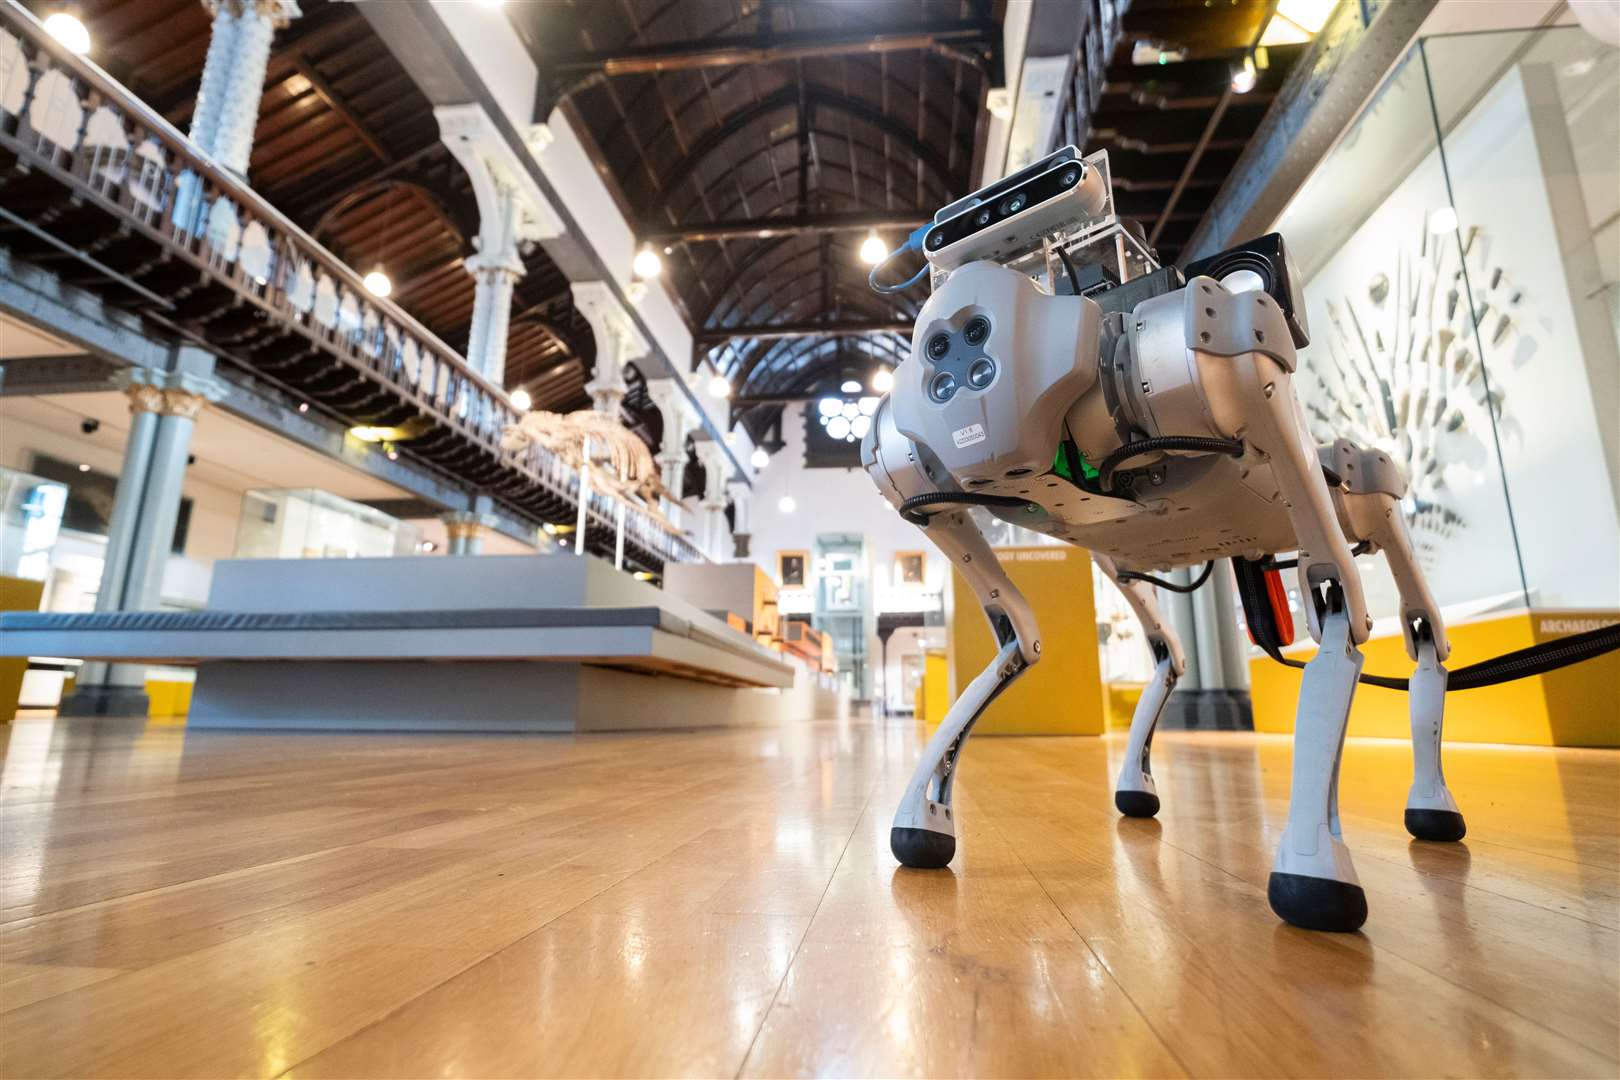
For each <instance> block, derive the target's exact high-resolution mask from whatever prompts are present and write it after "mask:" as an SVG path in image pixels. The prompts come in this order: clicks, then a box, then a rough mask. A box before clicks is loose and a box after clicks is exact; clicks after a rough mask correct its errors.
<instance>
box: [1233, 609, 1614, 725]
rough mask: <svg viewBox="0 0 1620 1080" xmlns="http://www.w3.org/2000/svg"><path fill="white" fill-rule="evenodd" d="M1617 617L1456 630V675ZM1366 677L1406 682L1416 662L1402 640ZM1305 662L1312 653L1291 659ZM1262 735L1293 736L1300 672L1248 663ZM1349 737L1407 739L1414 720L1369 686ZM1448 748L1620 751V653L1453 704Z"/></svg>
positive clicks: (1398, 701)
mask: <svg viewBox="0 0 1620 1080" xmlns="http://www.w3.org/2000/svg"><path fill="white" fill-rule="evenodd" d="M1617 619H1620V615H1617V614H1616V613H1615V612H1613V611H1559V612H1530V611H1524V610H1520V611H1514V612H1508V613H1505V614H1501V615H1493V616H1487V617H1484V618H1480V619H1477V620H1474V621H1472V622H1466V623H1463V624H1461V625H1458V626H1452V627H1449V629H1448V633H1449V636H1450V638H1451V658H1450V659H1449V660H1448V661H1446V667H1447V668H1449V669H1451V670H1452V671H1455V670H1457V669H1458V668H1461V667H1466V666H1468V665H1469V664H1474V663H1478V662H1479V661H1481V660H1488V659H1490V658H1491V657H1493V656H1499V655H1501V654H1502V653H1506V652H1512V651H1514V650H1515V649H1523V648H1525V647H1527V646H1530V645H1534V644H1537V643H1538V642H1542V641H1550V640H1554V639H1556V638H1561V637H1567V636H1569V635H1570V634H1574V633H1580V632H1581V631H1584V630H1590V629H1594V628H1596V627H1598V626H1604V625H1609V624H1612V623H1614V622H1616V621H1617ZM1362 651H1363V652H1364V653H1365V654H1366V656H1367V664H1366V667H1365V668H1364V669H1363V670H1364V671H1366V672H1367V673H1369V674H1374V675H1392V676H1398V677H1402V678H1404V677H1406V676H1407V675H1409V674H1411V671H1412V661H1411V660H1410V659H1408V658H1407V655H1406V647H1405V645H1404V644H1403V643H1402V641H1401V638H1400V637H1399V635H1396V636H1393V637H1379V638H1375V639H1373V640H1370V641H1368V642H1367V644H1366V645H1365V646H1363V649H1362ZM1288 655H1289V657H1290V659H1294V660H1308V659H1310V657H1312V656H1314V655H1316V650H1315V649H1314V648H1308V649H1302V650H1299V651H1290V653H1289V654H1288ZM1249 680H1250V694H1251V695H1252V698H1253V701H1254V727H1255V730H1256V731H1272V732H1291V731H1293V730H1294V712H1295V707H1296V704H1297V702H1298V699H1299V681H1300V672H1299V670H1298V669H1296V668H1288V667H1283V666H1282V665H1281V664H1277V663H1275V662H1273V661H1272V660H1270V659H1269V658H1266V657H1259V658H1257V659H1254V660H1251V661H1250V662H1249ZM1350 734H1352V735H1374V736H1383V737H1387V738H1399V739H1404V738H1408V737H1409V736H1410V734H1411V721H1410V717H1409V714H1408V711H1407V698H1406V695H1405V694H1404V693H1400V692H1398V691H1394V690H1385V689H1382V688H1380V687H1376V686H1362V687H1361V688H1360V689H1359V690H1357V692H1356V700H1355V705H1354V707H1353V708H1352V709H1351V710H1350ZM1445 738H1446V741H1447V742H1492V743H1517V744H1520V745H1526V746H1620V653H1610V654H1609V655H1607V656H1600V657H1598V658H1597V659H1595V660H1588V661H1586V662H1585V663H1583V664H1576V665H1574V666H1572V667H1567V668H1564V669H1562V670H1560V671H1554V672H1551V673H1549V674H1547V675H1538V676H1535V677H1533V678H1528V679H1520V680H1519V681H1517V682H1510V683H1503V684H1502V685H1500V686H1492V687H1487V688H1484V689H1480V690H1462V691H1458V692H1456V693H1454V694H1451V695H1449V696H1448V697H1447V699H1446V719H1445Z"/></svg>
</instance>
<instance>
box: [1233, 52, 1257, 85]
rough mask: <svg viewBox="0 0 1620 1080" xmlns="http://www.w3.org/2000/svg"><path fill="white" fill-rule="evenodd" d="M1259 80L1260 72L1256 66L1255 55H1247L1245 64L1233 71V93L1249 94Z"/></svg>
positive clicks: (1244, 60) (1244, 59)
mask: <svg viewBox="0 0 1620 1080" xmlns="http://www.w3.org/2000/svg"><path fill="white" fill-rule="evenodd" d="M1259 80H1260V72H1259V71H1258V70H1256V68H1255V66H1254V57H1252V56H1245V57H1244V58H1243V66H1242V67H1240V68H1238V69H1237V70H1236V71H1234V72H1232V93H1234V94H1247V93H1248V92H1249V91H1250V90H1253V89H1254V84H1255V83H1256V82H1258V81H1259Z"/></svg>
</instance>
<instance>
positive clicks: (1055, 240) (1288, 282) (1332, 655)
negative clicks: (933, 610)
mask: <svg viewBox="0 0 1620 1080" xmlns="http://www.w3.org/2000/svg"><path fill="white" fill-rule="evenodd" d="M912 246H913V247H914V248H920V249H921V251H922V253H923V254H924V256H925V257H926V259H927V262H928V266H927V267H926V268H925V271H924V272H928V273H931V275H932V284H933V294H932V296H931V297H930V298H929V299H928V301H927V303H926V304H925V305H924V306H923V308H922V310H921V312H920V313H919V314H918V316H917V320H916V326H915V329H914V331H913V336H912V348H911V355H910V357H909V358H908V359H907V360H906V361H905V362H903V363H902V364H900V365H899V367H898V368H897V369H896V371H895V385H894V389H893V391H892V392H891V393H890V394H889V395H888V397H887V398H885V399H884V400H883V402H882V403H881V405H880V407H879V409H878V412H877V414H876V416H875V417H874V421H873V424H872V427H871V429H870V431H869V432H868V433H867V435H866V438H865V439H864V440H863V442H862V446H861V459H862V463H863V465H864V467H865V468H866V470H867V472H868V473H869V475H870V476H871V477H872V479H873V481H874V482H876V484H877V486H878V488H879V489H880V490H881V491H882V493H883V495H884V496H885V498H886V499H887V500H888V501H889V502H890V503H891V504H892V505H893V506H894V507H895V508H896V509H898V510H899V511H900V512H901V513H902V514H904V515H905V516H906V517H908V518H909V519H910V520H912V521H915V522H916V523H918V524H919V525H922V526H923V527H924V530H925V532H926V534H927V536H928V537H929V539H930V540H931V541H932V542H933V543H934V544H935V545H936V546H937V547H938V548H939V549H940V550H941V551H942V552H943V553H944V554H945V556H946V557H947V558H948V559H949V560H950V561H951V562H952V563H953V564H954V565H955V566H956V568H957V569H958V570H959V571H960V572H961V573H962V576H963V578H964V580H966V581H967V583H968V584H969V586H970V587H971V588H972V589H973V591H974V593H975V595H976V596H977V598H978V600H979V602H980V604H982V605H983V607H984V611H985V614H986V616H987V617H988V618H989V620H990V624H991V628H992V631H993V633H994V635H995V638H996V640H997V641H998V642H999V645H1000V651H999V653H998V655H997V656H996V657H995V659H994V661H993V662H992V663H991V664H990V666H989V667H987V668H986V669H985V670H984V672H983V673H981V674H980V675H979V676H978V677H977V678H975V679H974V680H973V681H972V683H970V684H969V685H968V686H967V688H966V689H965V690H964V691H963V692H962V694H961V696H960V698H958V700H957V701H956V702H955V703H954V704H953V705H952V707H951V709H950V711H949V712H948V714H947V715H946V717H945V720H944V722H943V723H941V725H940V727H939V730H938V731H937V732H936V733H935V735H934V737H933V739H932V740H931V741H930V742H929V744H928V747H927V749H926V751H925V752H924V755H923V758H922V760H921V762H920V763H919V764H918V766H917V770H916V772H915V774H914V775H913V776H912V778H911V781H910V783H909V785H908V786H907V788H906V793H905V797H904V799H903V800H902V802H901V804H900V808H899V811H898V812H897V813H896V815H895V819H894V827H893V829H892V831H891V834H890V846H891V848H892V849H893V852H894V855H895V857H896V858H897V859H898V860H899V861H900V862H901V863H903V864H904V865H906V866H911V867H930V868H938V867H943V866H945V865H946V864H947V863H948V862H949V861H950V860H951V858H952V856H953V855H954V853H955V850H956V832H955V817H954V808H953V799H952V793H953V787H954V780H955V777H956V772H957V769H958V768H959V766H960V763H961V755H962V749H963V745H964V744H965V743H966V741H967V738H968V735H969V734H970V733H971V731H972V729H973V725H974V722H975V721H976V720H977V719H978V717H979V716H980V714H981V713H983V711H984V709H985V708H986V707H987V706H988V705H989V704H990V702H991V701H993V700H994V699H995V697H996V696H997V695H998V694H999V693H1000V692H1001V691H1002V690H1004V689H1006V687H1007V686H1008V685H1009V684H1010V683H1011V682H1012V680H1014V679H1016V678H1017V677H1018V676H1019V675H1020V674H1022V673H1023V672H1024V671H1025V670H1027V669H1028V668H1029V666H1030V665H1032V664H1034V663H1035V662H1037V661H1038V660H1039V659H1040V657H1041V640H1040V631H1039V630H1038V629H1037V627H1036V625H1035V620H1034V618H1033V617H1032V615H1031V612H1030V609H1029V605H1028V603H1027V602H1026V601H1025V600H1024V598H1023V596H1021V595H1020V594H1019V592H1018V590H1017V588H1015V587H1014V586H1013V584H1012V582H1011V581H1010V580H1009V579H1008V578H1007V575H1006V574H1005V573H1004V572H1003V570H1002V569H1001V567H1000V566H999V564H998V562H997V559H996V555H995V553H994V551H993V550H992V549H991V548H990V546H989V544H988V543H987V542H986V540H985V539H984V537H983V535H982V534H981V533H980V532H979V530H978V528H977V526H976V525H975V524H974V523H973V521H972V519H971V518H970V516H969V513H968V510H967V508H968V507H971V506H983V507H986V508H988V509H989V511H990V512H991V513H993V514H995V515H997V516H998V517H1000V518H1002V519H1004V520H1006V521H1010V522H1013V523H1015V524H1017V525H1020V526H1022V527H1023V528H1026V529H1032V530H1034V531H1036V532H1040V533H1044V534H1046V535H1048V536H1051V537H1054V538H1056V539H1059V540H1063V541H1067V542H1069V543H1073V544H1077V545H1080V546H1083V547H1085V548H1087V549H1089V550H1090V551H1091V552H1092V553H1093V556H1094V558H1095V559H1096V561H1097V564H1098V566H1099V567H1100V568H1101V569H1102V571H1103V573H1105V574H1106V575H1108V577H1109V578H1110V579H1112V580H1113V581H1114V582H1115V583H1116V584H1117V585H1118V586H1119V587H1120V588H1121V590H1122V591H1123V593H1124V595H1125V597H1126V599H1127V600H1128V601H1129V602H1130V605H1131V607H1132V608H1133V610H1134V611H1135V614H1136V615H1137V617H1138V618H1139V619H1140V620H1141V622H1142V626H1143V629H1144V631H1145V636H1146V639H1147V641H1148V643H1149V645H1150V646H1151V647H1152V649H1153V652H1154V656H1155V659H1156V661H1157V667H1156V670H1155V671H1154V674H1153V679H1152V681H1151V683H1150V684H1149V686H1148V688H1147V689H1146V690H1145V691H1144V692H1143V694H1142V698H1141V701H1140V703H1139V704H1138V706H1137V709H1136V713H1135V715H1134V717H1133V718H1132V720H1131V729H1130V738H1129V743H1128V748H1127V750H1126V754H1125V762H1124V768H1123V769H1122V770H1121V772H1120V775H1119V779H1118V783H1117V786H1116V793H1115V803H1116V805H1117V806H1118V808H1119V810H1120V812H1122V813H1124V814H1127V815H1130V816H1136V817H1141V816H1151V815H1153V814H1154V813H1156V812H1157V810H1158V808H1159V798H1158V793H1157V791H1156V789H1155V787H1154V781H1153V772H1152V767H1151V761H1150V750H1151V748H1152V742H1153V730H1154V727H1155V726H1156V725H1157V723H1158V721H1159V716H1160V714H1161V713H1162V711H1163V709H1164V706H1165V701H1166V699H1167V698H1168V697H1169V695H1170V691H1171V690H1172V689H1173V688H1174V687H1175V685H1176V680H1177V679H1178V678H1179V677H1180V676H1181V675H1182V673H1183V672H1184V671H1185V668H1186V662H1185V658H1184V656H1183V652H1182V647H1181V643H1180V642H1179V641H1178V640H1177V637H1176V633H1175V630H1174V629H1173V628H1172V626H1171V625H1170V623H1169V622H1168V621H1166V620H1165V619H1164V617H1163V616H1162V615H1161V614H1160V611H1159V607H1158V603H1157V601H1156V599H1155V594H1154V589H1153V587H1152V585H1151V584H1150V582H1153V581H1154V580H1155V579H1153V578H1151V577H1147V573H1148V572H1149V571H1163V570H1166V569H1171V568H1177V567H1188V566H1197V565H1198V564H1201V563H1205V562H1207V561H1211V560H1215V559H1227V558H1229V559H1232V560H1233V565H1234V568H1235V569H1236V572H1237V580H1238V586H1239V592H1240V595H1241V597H1242V600H1243V606H1244V612H1245V615H1246V617H1247V621H1248V623H1249V628H1250V633H1251V635H1252V636H1253V637H1254V638H1255V640H1256V643H1257V644H1259V645H1261V647H1263V648H1266V649H1267V651H1268V652H1271V653H1272V654H1273V655H1274V656H1275V655H1277V650H1278V649H1279V648H1280V647H1281V646H1282V645H1286V644H1288V643H1289V642H1290V641H1291V640H1292V637H1293V628H1292V619H1291V616H1290V614H1289V610H1288V602H1287V593H1286V589H1285V587H1284V585H1283V583H1282V579H1281V576H1280V571H1281V570H1282V569H1284V568H1287V567H1289V566H1292V568H1293V569H1294V573H1295V574H1296V576H1297V580H1298V588H1299V594H1300V596H1301V597H1304V598H1306V603H1305V607H1306V615H1307V619H1308V623H1309V629H1310V634H1311V637H1313V638H1314V639H1315V640H1316V641H1317V642H1318V643H1319V644H1320V646H1321V648H1320V651H1319V652H1318V653H1317V655H1316V657H1315V658H1314V659H1312V660H1311V661H1310V663H1309V664H1307V665H1305V674H1304V680H1303V686H1302V688H1301V691H1300V703H1299V712H1298V718H1297V722H1296V725H1295V734H1294V764H1293V787H1292V798H1291V803H1290V806H1289V812H1288V823H1287V827H1286V829H1285V831H1284V833H1283V836H1282V842H1281V844H1280V845H1279V847H1278V850H1277V856H1276V861H1275V864H1274V866H1273V869H1272V873H1271V878H1270V884H1269V888H1268V896H1269V899H1270V902H1271V907H1272V909H1273V910H1274V911H1275V912H1276V913H1277V914H1278V915H1279V916H1281V917H1282V918H1283V919H1285V920H1287V921H1288V922H1290V923H1293V924H1294V925H1296V926H1301V927H1306V928H1309V929H1315V930H1335V931H1350V930H1355V929H1357V928H1358V927H1360V926H1361V925H1362V923H1363V922H1365V920H1366V917H1367V900H1366V894H1365V893H1364V892H1363V891H1362V888H1361V886H1360V885H1359V883H1358V882H1357V878H1356V871H1355V867H1354V865H1353V864H1352V862H1351V858H1350V851H1349V849H1348V848H1347V847H1346V846H1345V843H1344V839H1343V836H1342V831H1341V828H1340V822H1339V811H1338V775H1339V760H1340V753H1341V749H1342V747H1343V744H1344V736H1345V727H1346V724H1347V722H1348V717H1349V711H1350V703H1351V699H1352V696H1353V694H1354V693H1355V689H1356V683H1357V680H1358V679H1359V678H1360V676H1361V669H1362V653H1361V650H1360V648H1359V646H1360V645H1361V644H1362V643H1363V642H1364V641H1365V640H1366V638H1367V634H1368V631H1369V629H1370V627H1371V619H1370V618H1369V617H1368V615H1367V607H1366V602H1365V600H1364V598H1363V594H1362V586H1361V579H1360V576H1359V574H1358V572H1357V568H1356V565H1355V561H1354V556H1355V554H1357V553H1360V552H1381V553H1382V554H1383V555H1384V557H1385V558H1386V559H1387V560H1388V562H1389V567H1390V569H1391V571H1392V572H1393V574H1394V578H1395V582H1396V585H1397V587H1398V589H1399V592H1400V600H1401V612H1400V614H1401V626H1402V629H1403V632H1404V634H1405V639H1406V649H1407V653H1408V654H1409V655H1410V656H1411V658H1412V660H1413V661H1414V662H1415V664H1416V671H1415V673H1414V674H1413V676H1412V678H1411V680H1410V684H1409V689H1410V694H1411V710H1412V713H1411V715H1412V740H1413V749H1414V759H1415V776H1414V778H1413V782H1412V787H1411V790H1410V793H1409V795H1408V798H1407V809H1406V825H1407V828H1408V830H1409V831H1410V832H1411V833H1412V834H1413V835H1414V836H1416V837H1418V838H1420V839H1424V840H1438V841H1449V840H1458V839H1461V838H1462V836H1463V833H1464V831H1465V826H1464V823H1463V817H1462V814H1461V813H1460V812H1459V810H1458V808H1457V803H1456V801H1455V800H1454V799H1453V798H1452V796H1451V793H1450V791H1448V790H1447V788H1446V783H1445V778H1444V775H1443V773H1442V772H1441V768H1440V728H1441V718H1442V713H1443V709H1444V703H1445V693H1446V684H1447V672H1446V668H1445V667H1444V664H1445V661H1446V658H1447V655H1448V653H1449V651H1450V649H1449V646H1448V644H1447V641H1446V630H1445V626H1444V624H1443V622H1442V620H1441V618H1440V610H1439V606H1438V605H1437V604H1436V603H1435V599H1434V597H1433V596H1432V595H1431V594H1430V592H1429V588H1428V586H1427V584H1426V583H1425V582H1424V578H1423V573H1422V570H1421V569H1420V567H1419V565H1418V562H1417V559H1416V557H1415V556H1414V553H1413V549H1412V544H1411V542H1410V539H1409V538H1408V535H1407V531H1406V525H1405V522H1404V521H1403V519H1402V516H1401V511H1400V500H1401V497H1402V496H1403V494H1404V493H1405V481H1404V480H1403V478H1402V477H1401V475H1400V473H1399V471H1398V469H1397V468H1396V466H1395V465H1394V463H1393V462H1392V461H1390V460H1389V458H1388V457H1387V456H1386V455H1385V454H1382V453H1380V452H1378V451H1375V450H1368V449H1363V448H1361V447H1358V446H1355V445H1353V444H1352V443H1350V442H1348V441H1346V440H1340V441H1338V442H1335V443H1333V444H1332V445H1329V446H1318V445H1316V444H1315V442H1314V441H1313V440H1312V439H1311V438H1310V436H1309V434H1308V433H1307V429H1306V424H1305V418H1304V413H1303V411H1302V410H1301V408H1300V405H1299V402H1298V400H1297V399H1296V397H1295V394H1294V388H1293V376H1294V371H1295V367H1296V363H1297V360H1296V353H1295V350H1296V349H1299V348H1303V347H1304V346H1305V345H1306V344H1308V343H1309V337H1308V328H1307V326H1306V319H1305V314H1304V311H1303V308H1302V305H1301V304H1300V303H1299V293H1298V291H1297V285H1296V282H1295V281H1294V280H1293V271H1292V267H1291V265H1290V264H1289V261H1288V257H1287V253H1286V250H1285V248H1284V245H1283V242H1282V240H1281V238H1280V237H1276V236H1271V237H1266V238H1264V239H1262V240H1259V241H1255V242H1253V243H1250V244H1246V245H1243V246H1240V247H1238V248H1234V249H1232V250H1230V251H1227V252H1223V253H1221V254H1220V255H1216V256H1214V257H1212V258H1209V259H1205V260H1202V261H1201V262H1199V263H1194V264H1192V265H1190V266H1189V267H1188V268H1187V270H1186V274H1185V277H1183V275H1182V274H1181V273H1180V272H1179V271H1177V270H1176V269H1175V268H1174V267H1159V266H1158V265H1157V262H1156V260H1155V259H1154V257H1153V255H1152V253H1151V252H1150V251H1149V250H1148V249H1147V248H1146V246H1145V245H1144V244H1143V243H1142V242H1141V241H1140V240H1139V239H1138V237H1137V235H1136V234H1135V233H1134V232H1133V231H1132V230H1131V229H1130V228H1128V227H1126V225H1125V224H1124V223H1122V222H1121V221H1119V220H1118V218H1117V217H1116V216H1115V214H1114V212H1113V203H1112V193H1111V185H1110V180H1109V174H1108V161H1107V156H1106V153H1097V154H1093V155H1091V156H1089V157H1085V158H1081V157H1080V156H1079V154H1078V153H1077V152H1076V151H1075V149H1074V148H1073V147H1069V148H1066V149H1064V150H1061V151H1058V152H1057V153H1055V154H1053V155H1050V156H1048V157H1047V158H1046V159H1044V160H1042V161H1040V162H1037V163H1036V164H1034V165H1032V166H1030V167H1029V168H1027V169H1024V170H1022V171H1020V172H1018V173H1017V174H1015V175H1013V176H1010V177H1008V178H1006V179H1004V180H1001V181H998V182H996V183H995V184H992V185H990V186H988V187H986V188H984V189H982V190H981V191H979V192H976V193H975V194H973V195H971V196H968V197H967V198H965V199H963V200H961V201H959V202H957V203H954V204H952V205H951V206H948V207H946V208H945V209H943V210H941V211H940V212H939V214H938V215H936V216H935V219H934V222H933V223H932V224H931V225H929V226H927V227H925V228H924V229H922V230H919V231H918V233H917V234H915V235H914V236H913V240H912ZM879 269H881V268H879ZM921 276H922V275H921V274H920V273H919V275H918V276H917V277H916V278H913V279H912V281H911V282H907V283H906V285H910V284H912V283H915V282H916V281H917V280H919V279H920V277H921ZM873 282H874V287H876V288H879V289H880V291H891V292H892V291H898V289H899V288H904V287H906V286H905V285H901V286H883V285H878V284H877V271H876V270H875V271H874V274H873ZM1289 552H1297V555H1296V556H1294V558H1293V560H1292V561H1291V562H1279V561H1278V560H1277V558H1276V557H1277V556H1278V555H1279V554H1280V553H1289ZM1206 576H1207V575H1206Z"/></svg>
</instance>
